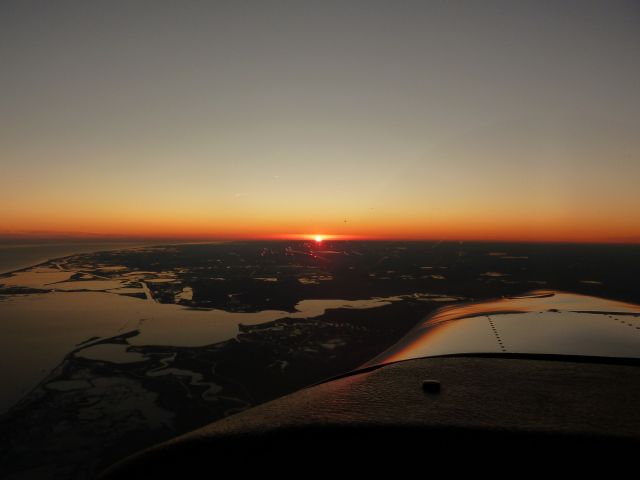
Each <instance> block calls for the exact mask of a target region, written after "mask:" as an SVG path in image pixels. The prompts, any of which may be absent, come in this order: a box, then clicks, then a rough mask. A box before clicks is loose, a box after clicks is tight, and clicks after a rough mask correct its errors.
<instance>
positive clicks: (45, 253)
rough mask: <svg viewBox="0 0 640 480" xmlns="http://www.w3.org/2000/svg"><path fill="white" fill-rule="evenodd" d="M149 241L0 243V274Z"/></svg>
mask: <svg viewBox="0 0 640 480" xmlns="http://www.w3.org/2000/svg"><path fill="white" fill-rule="evenodd" d="M149 245H150V244H149V243H128V242H123V243H120V242H106V243H105V242H96V243H93V242H87V243H85V242H82V243H79V242H69V243H63V242H61V243H43V244H34V243H30V244H25V245H18V244H11V245H2V244H0V275H6V274H8V273H14V272H18V271H20V270H25V269H28V268H32V267H37V266H38V265H42V264H44V263H47V262H50V261H52V260H57V259H61V258H65V257H69V256H71V255H77V254H81V253H95V252H101V251H109V250H119V249H129V248H135V247H144V246H149Z"/></svg>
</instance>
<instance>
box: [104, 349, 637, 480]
mask: <svg viewBox="0 0 640 480" xmlns="http://www.w3.org/2000/svg"><path fill="white" fill-rule="evenodd" d="M424 380H437V381H438V382H439V384H440V390H439V392H434V393H429V392H428V391H425V389H424V388H423V381H424ZM639 449H640V367H638V366H637V365H634V364H616V363H590V362H583V361H580V362H579V361H559V360H558V359H554V360H549V359H522V358H482V357H441V358H427V359H418V360H409V361H405V362H399V363H395V364H391V365H387V366H384V367H381V368H377V369H374V370H371V371H368V372H364V373H359V374H354V375H349V376H346V377H343V378H340V379H337V380H333V381H330V382H326V383H323V384H320V385H316V386H313V387H310V388H307V389H304V390H301V391H299V392H296V393H293V394H291V395H288V396H286V397H283V398H280V399H278V400H275V401H272V402H269V403H266V404H263V405H261V406H258V407H255V408H253V409H251V410H248V411H246V412H243V413H240V414H238V415H235V416H232V417H229V418H226V419H224V420H221V421H218V422H215V423H213V424H211V425H208V426H206V427H204V428H201V429H199V430H196V431H194V432H192V433H189V434H187V435H183V436H181V437H178V438H176V439H174V440H172V441H170V442H167V443H164V444H162V445H159V446H157V447H155V448H152V449H149V450H146V451H144V452H142V453H140V454H138V455H136V456H133V457H131V458H129V459H126V460H124V461H123V462H121V463H120V464H118V465H116V466H114V467H112V469H111V470H109V471H108V472H107V474H106V477H107V478H124V477H128V476H133V475H138V474H140V475H145V476H148V475H153V474H168V473H171V472H175V473H176V474H180V475H182V476H185V475H187V477H188V476H189V475H188V472H196V471H198V469H202V468H211V466H212V465H214V464H216V463H217V462H218V461H225V462H227V461H233V462H235V463H234V465H235V466H234V469H236V470H239V471H243V470H246V471H256V470H260V471H265V472H267V471H275V470H281V469H283V468H284V469H291V468H293V466H292V465H290V464H288V463H286V462H285V460H284V459H285V458H289V457H290V458H295V460H296V462H299V461H302V462H311V463H312V464H315V465H316V466H317V467H318V468H320V465H323V468H324V467H326V462H327V461H329V460H330V461H331V462H334V461H337V462H343V463H345V464H350V465H351V466H353V465H354V463H358V465H360V463H359V462H360V460H362V459H363V458H367V459H368V462H367V464H366V465H361V468H364V469H365V470H367V471H370V472H371V473H374V472H375V470H376V469H377V468H378V467H382V466H385V467H389V466H392V465H394V464H396V463H397V462H406V461H408V460H410V459H411V461H414V460H415V459H416V458H418V459H420V458H423V457H424V458H429V459H430V460H431V461H433V460H435V459H437V460H438V461H445V460H447V461H451V460H452V459H455V458H459V457H460V455H461V454H462V453H463V454H464V455H463V457H464V458H465V459H467V460H468V459H471V458H486V455H490V456H491V455H498V456H501V457H502V456H504V455H507V454H508V455H511V456H515V457H514V458H516V457H517V458H525V459H527V460H528V461H531V462H534V464H536V465H539V464H540V462H543V463H544V462H546V461H551V460H552V459H553V460H554V461H556V460H558V459H561V460H563V461H565V462H566V461H570V460H571V459H573V460H576V461H577V460H578V459H582V460H580V461H581V462H582V463H581V465H582V466H583V467H584V466H585V465H588V463H587V464H585V463H584V461H583V460H584V459H592V460H593V459H596V458H600V459H602V458H607V459H610V458H614V459H615V458H618V459H619V460H620V461H624V460H625V459H627V460H628V459H629V458H630V457H629V456H628V455H629V454H630V453H632V452H634V451H640V450H639ZM292 455H294V456H295V457H291V456H292ZM416 455H417V457H416ZM532 465H533V464H532ZM466 466H468V467H469V468H471V466H470V465H466ZM457 467H465V464H464V463H462V464H459V465H457Z"/></svg>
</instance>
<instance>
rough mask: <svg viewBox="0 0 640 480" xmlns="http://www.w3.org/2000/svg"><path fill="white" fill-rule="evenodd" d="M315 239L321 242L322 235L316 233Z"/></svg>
mask: <svg viewBox="0 0 640 480" xmlns="http://www.w3.org/2000/svg"><path fill="white" fill-rule="evenodd" d="M315 240H316V242H317V243H320V242H322V235H316V237H315Z"/></svg>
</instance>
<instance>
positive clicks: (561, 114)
mask: <svg viewBox="0 0 640 480" xmlns="http://www.w3.org/2000/svg"><path fill="white" fill-rule="evenodd" d="M639 25H640V3H639V2H637V1H629V2H618V1H601V2H590V1H586V0H585V1H557V0H555V1H540V0H537V1H531V2H514V1H504V2H484V1H483V2H475V1H474V2H462V1H432V2H427V1H420V2H417V1H416V2H413V1H375V0H368V1H360V2H359V1H341V2H333V1H327V0H323V1H316V2H305V1H266V0H261V1H255V2H249V1H239V0H234V1H229V2H223V1H218V2H214V1H210V2H196V1H173V2H161V1H148V2H142V1H122V2H120V1H103V2H100V1H89V2H87V1H77V2H69V1H41V2H31V1H25V0H18V1H8V0H4V1H2V2H1V3H0V65H1V67H0V111H1V113H2V115H0V232H11V231H35V230H44V231H65V232H70V231H77V232H94V233H109V234H125V235H164V236H176V237H185V238H186V237H193V238H215V237H246V236H248V237H267V236H278V235H288V234H301V233H324V234H333V235H346V236H358V237H374V238H383V237H394V238H461V239H472V238H476V239H493V238H497V239H520V240H525V239H528V240H582V241H625V240H626V241H640V214H639V213H638V212H640V192H639V189H638V183H639V181H640V94H639V90H640V27H639ZM345 220H346V222H345Z"/></svg>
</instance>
